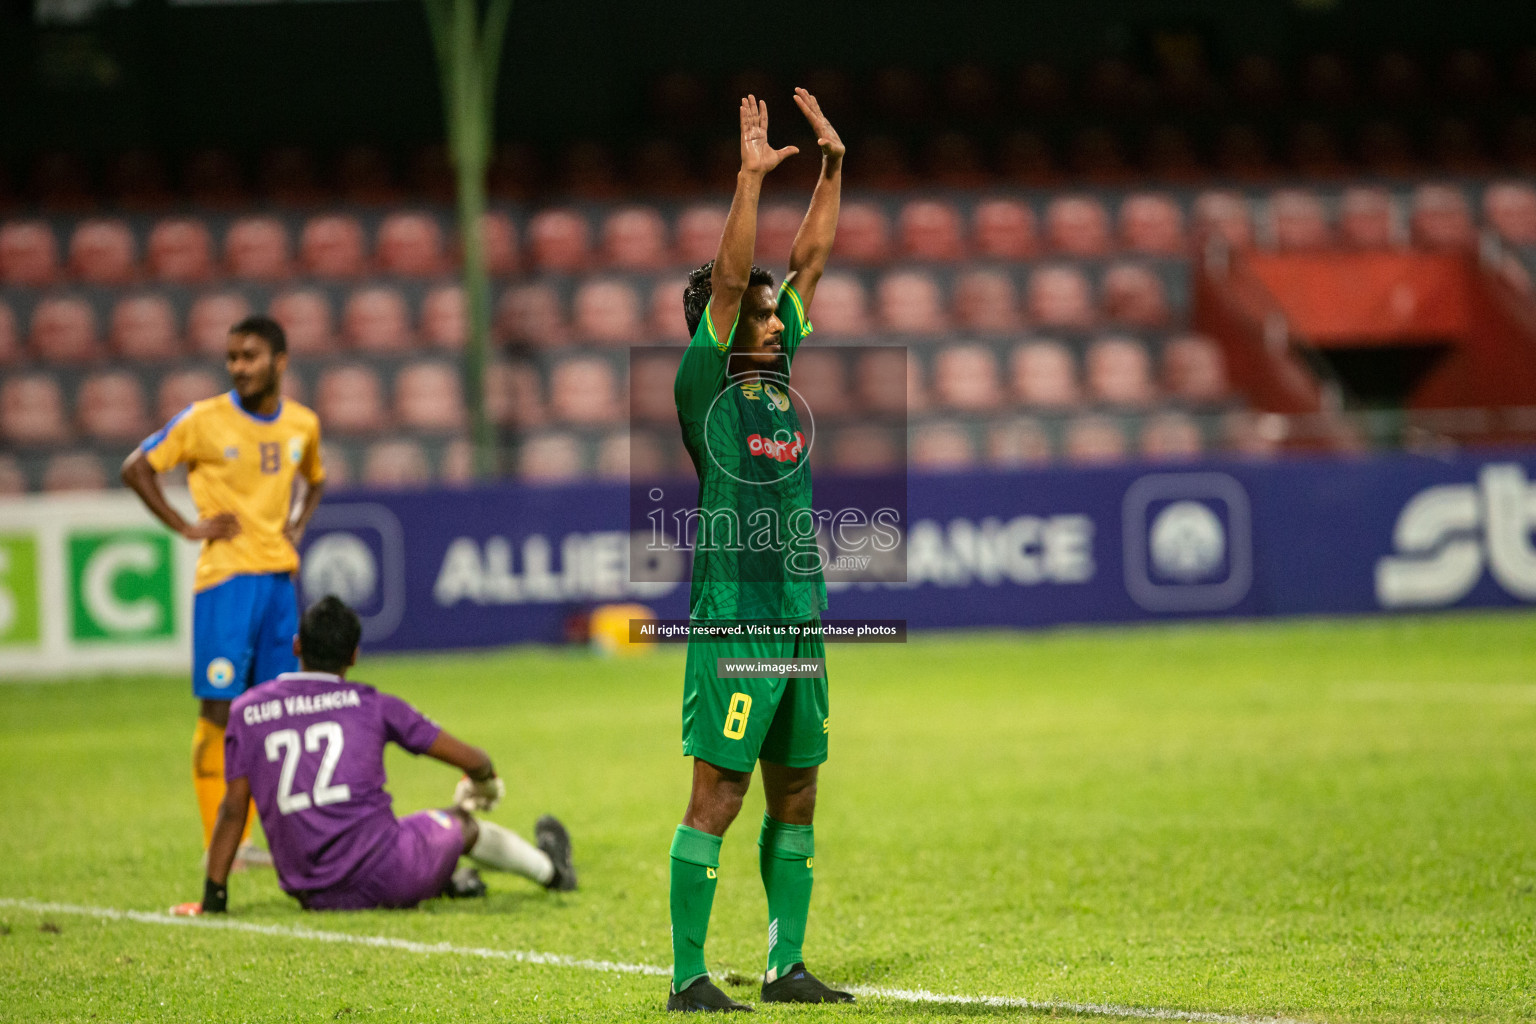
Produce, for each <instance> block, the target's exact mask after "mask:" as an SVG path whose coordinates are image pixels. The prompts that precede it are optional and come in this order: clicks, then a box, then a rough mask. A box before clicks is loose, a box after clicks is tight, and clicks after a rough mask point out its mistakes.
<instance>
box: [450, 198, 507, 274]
mask: <svg viewBox="0 0 1536 1024" xmlns="http://www.w3.org/2000/svg"><path fill="white" fill-rule="evenodd" d="M480 236H481V239H482V241H483V242H484V243H485V269H486V270H487V271H488V272H489V273H490V274H491V275H492V276H503V275H506V274H514V273H516V272H517V267H518V259H517V228H516V227H515V226H514V225H513V223H512V218H511V217H508V216H507V215H506V214H504V213H500V212H498V211H496V210H490V211H487V212H486V214H485V216H484V217H482V218H481V220H480ZM462 251H463V247H462V246H461V245H460V244H459V243H458V242H457V241H455V243H454V250H453V252H452V253H451V254H450V255H449V259H448V262H450V263H453V262H457V261H458V258H459V255H458V254H459V253H460V252H462Z"/></svg>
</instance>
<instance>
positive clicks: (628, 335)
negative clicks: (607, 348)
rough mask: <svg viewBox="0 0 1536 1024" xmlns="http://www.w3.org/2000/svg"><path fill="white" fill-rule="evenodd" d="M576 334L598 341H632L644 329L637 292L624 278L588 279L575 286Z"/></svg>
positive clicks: (624, 343)
mask: <svg viewBox="0 0 1536 1024" xmlns="http://www.w3.org/2000/svg"><path fill="white" fill-rule="evenodd" d="M572 304H573V305H574V306H575V310H574V312H575V319H576V337H577V338H578V339H580V340H582V341H594V342H597V343H598V344H600V345H633V344H636V343H637V342H639V341H640V340H641V337H642V335H643V334H644V333H645V332H644V328H643V327H642V325H641V321H640V296H638V295H636V294H635V290H634V289H633V288H631V287H630V286H629V285H628V284H625V283H624V282H623V281H604V280H597V281H587V282H586V283H584V284H582V285H581V287H579V288H577V289H576V296H575V298H574V300H573V303H572Z"/></svg>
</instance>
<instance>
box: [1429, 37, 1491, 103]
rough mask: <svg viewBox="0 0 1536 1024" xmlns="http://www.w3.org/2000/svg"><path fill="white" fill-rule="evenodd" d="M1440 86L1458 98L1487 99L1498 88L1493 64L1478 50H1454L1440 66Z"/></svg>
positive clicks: (1476, 100)
mask: <svg viewBox="0 0 1536 1024" xmlns="http://www.w3.org/2000/svg"><path fill="white" fill-rule="evenodd" d="M1440 87H1441V88H1442V89H1443V90H1445V92H1446V93H1447V94H1449V95H1450V96H1452V97H1454V98H1456V99H1458V100H1464V101H1471V102H1478V101H1482V100H1486V99H1488V98H1489V96H1491V95H1492V94H1493V92H1494V89H1495V88H1496V85H1495V78H1494V70H1493V65H1492V63H1491V62H1490V61H1489V60H1488V58H1487V56H1485V55H1484V54H1482V53H1479V52H1478V51H1477V50H1473V49H1469V48H1466V47H1461V48H1459V49H1455V50H1452V51H1451V52H1450V53H1449V54H1447V55H1446V58H1445V63H1444V64H1442V65H1441V67H1440Z"/></svg>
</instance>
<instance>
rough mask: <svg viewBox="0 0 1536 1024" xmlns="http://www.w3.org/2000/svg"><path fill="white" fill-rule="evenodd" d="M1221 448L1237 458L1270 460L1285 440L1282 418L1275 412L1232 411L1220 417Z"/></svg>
mask: <svg viewBox="0 0 1536 1024" xmlns="http://www.w3.org/2000/svg"><path fill="white" fill-rule="evenodd" d="M1221 430H1222V447H1223V448H1224V449H1225V450H1227V451H1230V452H1233V453H1236V454H1238V455H1248V456H1256V457H1259V458H1270V457H1272V456H1274V455H1275V454H1277V453H1278V452H1279V451H1280V443H1281V442H1282V441H1284V440H1285V417H1284V416H1281V415H1278V414H1276V413H1261V412H1255V411H1254V410H1252V409H1234V410H1233V411H1232V412H1230V413H1228V414H1227V415H1226V416H1224V417H1222V423H1221Z"/></svg>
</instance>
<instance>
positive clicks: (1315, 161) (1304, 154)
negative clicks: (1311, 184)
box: [1290, 121, 1350, 178]
mask: <svg viewBox="0 0 1536 1024" xmlns="http://www.w3.org/2000/svg"><path fill="white" fill-rule="evenodd" d="M1290 161H1291V165H1292V166H1293V167H1294V168H1295V169H1296V172H1297V173H1298V174H1300V175H1301V176H1302V177H1304V178H1332V177H1340V176H1343V175H1344V174H1346V173H1347V172H1348V171H1349V169H1350V168H1349V165H1348V164H1346V163H1345V161H1344V158H1343V157H1342V156H1341V155H1340V153H1339V144H1338V139H1337V138H1336V137H1335V136H1334V132H1333V129H1331V128H1329V127H1328V126H1327V125H1325V124H1321V123H1319V122H1317V121H1302V122H1300V123H1299V124H1297V125H1296V126H1295V127H1294V128H1292V129H1291V146H1290Z"/></svg>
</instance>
